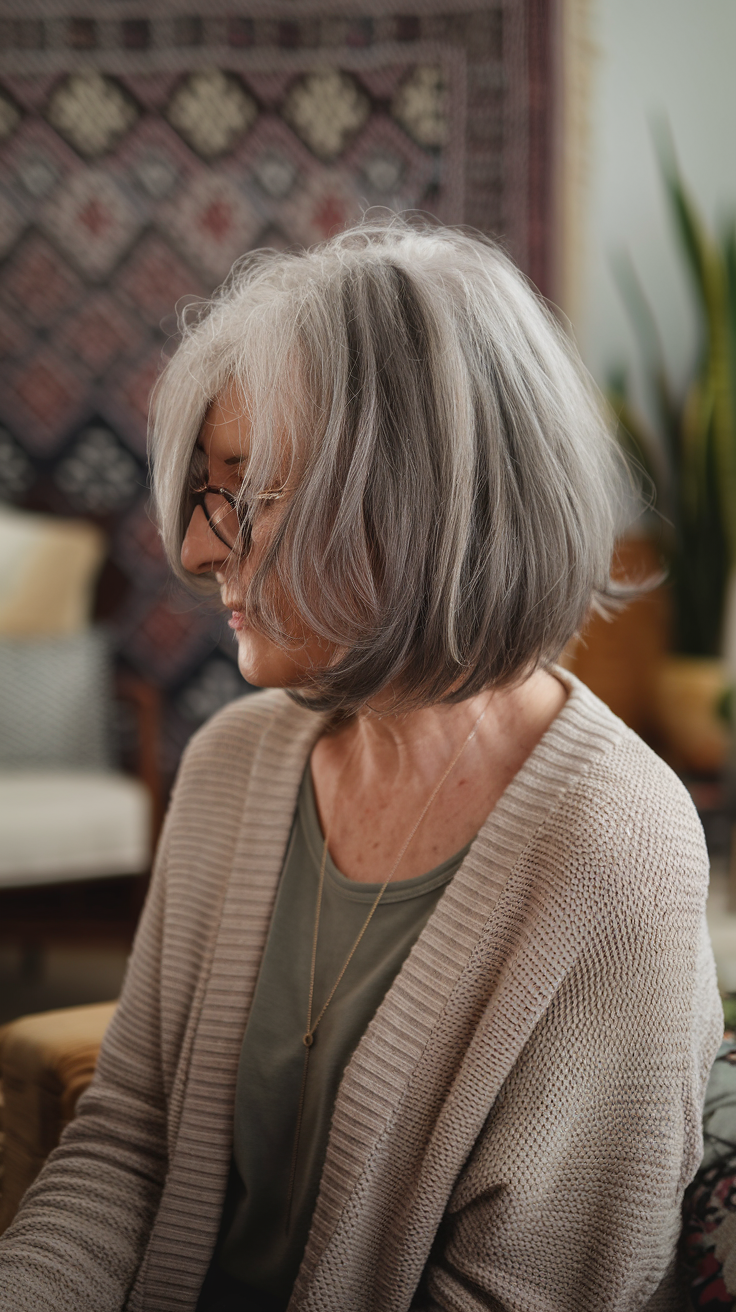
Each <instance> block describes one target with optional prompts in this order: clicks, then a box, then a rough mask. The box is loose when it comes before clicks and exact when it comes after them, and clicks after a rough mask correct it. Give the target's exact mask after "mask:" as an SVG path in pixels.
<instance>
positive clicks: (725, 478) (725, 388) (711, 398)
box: [660, 138, 736, 566]
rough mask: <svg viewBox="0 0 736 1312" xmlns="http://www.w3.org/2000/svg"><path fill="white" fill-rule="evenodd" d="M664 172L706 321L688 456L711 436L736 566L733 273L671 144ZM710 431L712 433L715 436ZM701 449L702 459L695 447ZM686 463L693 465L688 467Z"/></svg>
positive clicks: (664, 149)
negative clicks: (698, 406) (698, 409)
mask: <svg viewBox="0 0 736 1312" xmlns="http://www.w3.org/2000/svg"><path fill="white" fill-rule="evenodd" d="M660 167H661V169H662V175H663V180H664V184H665V189H666V192H667V195H668V197H669V200H670V205H671V209H672V213H673V216H674V218H675V222H676V226H677V229H678V231H679V234H680V238H681V242H682V247H683V250H684V252H685V254H686V256H687V257H688V262H689V264H690V268H691V271H692V272H693V274H694V286H695V291H696V293H697V297H698V301H699V305H700V310H701V314H702V316H703V321H704V322H703V328H704V336H703V346H702V362H701V372H702V406H703V413H702V416H701V421H700V422H699V423H693V424H691V425H690V426H689V430H688V434H687V438H688V448H689V449H688V455H689V456H690V457H691V459H692V461H697V460H700V461H701V462H702V461H704V460H705V459H706V441H707V440H708V435H711V436H712V441H713V443H714V449H715V457H716V461H717V466H718V487H719V499H720V503H721V517H722V522H723V529H724V533H725V539H726V544H727V549H728V558H729V561H730V563H731V565H732V566H736V423H735V415H734V405H735V398H734V375H733V372H732V359H731V355H732V347H731V335H732V334H731V327H730V322H729V272H728V268H727V264H726V260H725V259H724V256H723V255H722V253H721V251H720V250H719V247H718V244H717V243H716V242H715V241H714V240H713V238H712V237H711V235H710V233H709V232H708V229H707V227H706V224H705V223H704V221H703V219H702V218H701V216H700V213H699V211H698V209H697V206H696V205H695V202H694V201H693V200H692V198H691V196H690V194H689V191H688V189H687V187H686V185H685V183H684V181H683V178H682V175H681V173H680V169H679V165H678V163H677V158H676V156H675V153H674V149H673V147H672V146H671V142H670V143H668V141H667V139H666V138H662V139H661V141H660ZM711 425H712V433H711ZM698 444H699V445H700V448H701V449H700V451H699V453H698V452H696V449H695V448H696V446H697V445H698ZM688 463H690V462H689V461H688Z"/></svg>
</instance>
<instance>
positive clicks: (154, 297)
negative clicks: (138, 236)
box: [115, 235, 203, 328]
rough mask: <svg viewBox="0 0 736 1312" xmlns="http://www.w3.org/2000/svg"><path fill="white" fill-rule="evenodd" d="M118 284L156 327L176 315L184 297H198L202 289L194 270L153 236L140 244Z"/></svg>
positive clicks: (117, 281)
mask: <svg viewBox="0 0 736 1312" xmlns="http://www.w3.org/2000/svg"><path fill="white" fill-rule="evenodd" d="M115 285H116V288H117V290H118V291H119V292H120V293H121V294H122V295H123V296H124V297H125V299H126V300H128V301H129V302H131V303H132V304H133V305H134V306H135V308H136V310H138V312H139V314H141V315H142V316H143V318H144V319H145V321H146V323H149V324H151V326H152V327H154V328H157V327H158V326H159V324H160V323H161V320H162V319H164V318H165V317H166V316H167V315H172V314H173V313H174V310H175V307H176V303H177V301H178V300H180V298H181V297H182V296H197V295H200V294H201V292H202V290H203V289H202V287H201V285H200V284H199V281H198V279H197V277H196V276H195V274H193V273H192V271H191V269H189V268H188V267H187V265H186V264H184V263H183V261H182V260H180V259H179V257H178V256H177V255H175V254H174V252H173V251H172V250H171V248H170V247H169V246H167V245H166V243H165V242H164V241H163V240H162V239H161V238H160V237H157V236H154V235H150V236H147V237H144V238H143V240H142V241H141V242H139V244H138V245H137V246H136V248H135V250H134V251H133V254H132V255H131V257H130V259H129V260H128V261H127V263H126V264H125V265H124V266H123V268H122V269H121V270H120V272H119V273H118V275H117V278H116V280H115Z"/></svg>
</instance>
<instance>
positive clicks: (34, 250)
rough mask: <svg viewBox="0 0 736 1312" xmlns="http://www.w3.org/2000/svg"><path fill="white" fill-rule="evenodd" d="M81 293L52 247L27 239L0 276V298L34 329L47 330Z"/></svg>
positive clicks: (68, 270) (80, 288) (33, 239)
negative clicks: (18, 312)
mask: <svg viewBox="0 0 736 1312" xmlns="http://www.w3.org/2000/svg"><path fill="white" fill-rule="evenodd" d="M81 292H82V284H81V283H80V281H79V279H78V278H77V277H75V275H74V274H73V273H72V271H71V269H69V267H68V266H67V265H66V264H65V262H64V261H63V260H62V259H61V257H60V256H59V255H57V253H56V251H55V250H54V249H53V247H51V246H49V245H48V243H47V242H45V241H44V240H43V239H42V238H41V237H36V236H33V237H30V238H28V239H27V240H26V241H25V242H24V243H23V244H22V245H21V247H20V248H19V250H18V253H17V255H16V257H15V259H14V260H13V261H12V262H11V264H10V265H9V266H8V267H7V268H6V269H5V270H4V271H3V273H2V274H1V275H0V296H1V297H2V299H3V300H4V301H5V302H6V304H9V305H11V306H12V307H13V309H15V310H18V311H20V313H21V314H22V315H23V316H24V317H25V319H26V320H27V322H28V323H30V324H31V325H32V326H33V327H34V328H48V327H49V326H50V325H51V324H52V323H53V322H54V320H55V319H57V318H58V316H59V314H60V313H61V311H62V310H66V309H67V308H68V307H69V306H70V305H72V304H73V303H74V302H75V301H76V300H78V299H79V297H80V295H81Z"/></svg>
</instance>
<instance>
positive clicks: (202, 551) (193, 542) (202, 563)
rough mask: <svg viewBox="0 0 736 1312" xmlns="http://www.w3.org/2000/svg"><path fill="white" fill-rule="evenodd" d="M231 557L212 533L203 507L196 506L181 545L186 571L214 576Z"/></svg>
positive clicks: (183, 564)
mask: <svg viewBox="0 0 736 1312" xmlns="http://www.w3.org/2000/svg"><path fill="white" fill-rule="evenodd" d="M229 555H230V551H229V548H228V547H227V546H226V545H225V543H224V542H221V541H220V539H219V538H218V536H217V534H216V533H213V532H212V529H211V528H210V526H209V523H208V522H207V516H206V515H205V513H204V511H203V509H202V507H201V506H195V508H194V511H193V512H192V518H191V519H190V521H189V525H188V528H187V531H186V533H185V534H184V541H183V542H182V544H181V563H182V566H183V567H184V569H185V570H186V571H187V573H189V574H214V573H215V572H216V571H217V570H218V569H221V568H222V566H223V565H224V563H225V561H226V560H227V558H228V556H229Z"/></svg>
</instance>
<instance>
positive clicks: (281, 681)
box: [181, 391, 336, 688]
mask: <svg viewBox="0 0 736 1312" xmlns="http://www.w3.org/2000/svg"><path fill="white" fill-rule="evenodd" d="M249 440H250V425H249V422H248V417H247V415H246V414H244V413H243V408H242V407H241V406H240V405H238V404H237V402H236V401H235V400H234V399H233V397H232V396H231V394H230V392H229V391H224V392H222V393H221V394H220V396H218V397H217V398H216V399H215V400H214V401H213V402H212V405H211V406H210V408H209V410H208V411H207V414H206V416H205V420H204V423H203V425H202V429H201V431H200V434H199V438H198V441H197V446H198V447H199V449H200V451H201V452H202V454H203V456H204V458H205V460H206V462H207V463H206V468H207V475H206V480H207V482H208V483H210V484H212V485H213V486H215V487H222V488H225V489H227V490H228V491H230V492H233V493H237V492H238V490H239V489H240V486H241V483H242V480H243V475H244V471H245V468H246V464H247V460H248V454H249ZM203 463H204V462H203ZM292 477H293V476H292ZM287 496H288V486H287ZM284 505H285V501H284V500H283V499H281V500H275V501H271V502H265V503H263V504H262V505H261V506H260V507H259V508H258V513H257V514H256V517H255V520H254V523H253V532H252V543H251V547H250V550H249V551H248V554H247V555H246V556H245V557H241V556H238V553H237V552H235V551H233V552H231V551H230V550H229V548H228V547H227V546H226V544H225V543H224V542H222V541H220V539H219V538H218V537H217V535H216V534H215V533H213V531H212V529H211V528H210V525H209V523H208V521H207V517H206V515H205V513H204V510H203V509H202V507H201V506H197V507H196V508H195V510H194V512H193V514H192V517H191V520H190V521H189V526H188V528H187V531H186V534H185V536H184V541H183V543H182V548H181V563H182V565H183V567H184V569H185V570H187V571H188V572H189V573H191V574H210V573H214V575H215V578H216V579H217V582H218V584H219V586H220V594H221V596H222V601H223V604H224V606H225V607H226V608H227V610H229V611H231V612H232V616H231V619H230V621H229V623H230V627H231V628H232V629H233V631H234V633H235V636H236V639H237V643H238V667H239V669H240V673H241V674H242V676H243V678H244V679H246V680H247V682H248V683H251V684H253V685H255V687H257V688H292V687H300V686H301V685H303V684H304V683H305V680H306V676H307V674H308V672H309V671H310V670H312V669H314V668H315V667H318V668H324V667H325V666H326V665H327V664H328V663H329V661H330V660H331V659H332V658H333V657H334V655H335V650H336V649H335V648H334V646H332V645H330V644H329V643H327V642H325V641H323V640H322V639H320V638H319V637H318V636H317V635H316V634H314V633H311V632H308V631H305V630H304V628H303V626H301V625H300V624H299V623H298V622H297V621H296V619H295V618H294V616H293V612H292V608H291V606H290V604H289V601H288V598H287V597H286V596H284V599H283V600H284V616H285V627H286V628H287V630H288V632H289V633H290V634H291V636H292V637H294V638H295V639H296V640H297V642H298V646H295V647H290V648H288V649H286V648H283V647H279V646H278V645H277V644H276V643H274V642H273V641H272V640H271V639H270V638H268V637H267V636H266V635H265V634H264V633H261V632H259V631H258V630H257V629H255V628H253V627H252V626H251V625H249V623H248V618H247V613H246V611H245V597H246V593H247V589H248V584H249V582H250V580H251V578H252V577H253V574H254V573H255V571H256V569H257V568H258V565H259V564H260V563H261V560H262V559H263V556H264V553H265V551H266V549H267V547H268V545H269V543H270V541H271V538H272V535H273V533H274V531H275V529H276V527H277V525H278V523H279V519H280V516H281V515H282V514H283V510H284ZM290 612H292V613H291V616H290Z"/></svg>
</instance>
